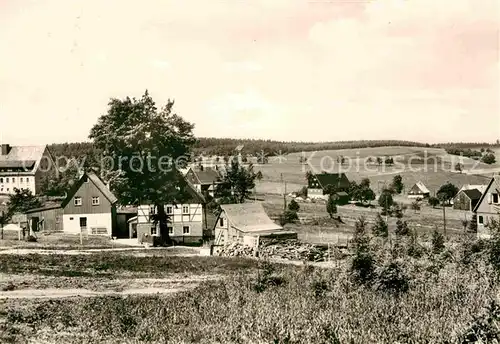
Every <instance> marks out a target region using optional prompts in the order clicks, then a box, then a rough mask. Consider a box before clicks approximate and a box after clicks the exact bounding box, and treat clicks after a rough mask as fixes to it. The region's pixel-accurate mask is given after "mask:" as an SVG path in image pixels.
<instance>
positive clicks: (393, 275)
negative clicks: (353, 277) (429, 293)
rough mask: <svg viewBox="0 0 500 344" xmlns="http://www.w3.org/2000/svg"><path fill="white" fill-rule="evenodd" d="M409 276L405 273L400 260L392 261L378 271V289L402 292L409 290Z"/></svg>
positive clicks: (394, 292) (396, 292)
mask: <svg viewBox="0 0 500 344" xmlns="http://www.w3.org/2000/svg"><path fill="white" fill-rule="evenodd" d="M409 280H410V279H409V277H408V275H407V274H406V273H405V271H404V268H403V265H402V264H401V263H399V262H398V261H392V262H390V263H388V264H387V265H385V266H382V267H381V268H379V269H378V271H377V278H376V287H377V290H381V291H385V292H389V293H393V294H400V293H405V292H407V291H408V288H409Z"/></svg>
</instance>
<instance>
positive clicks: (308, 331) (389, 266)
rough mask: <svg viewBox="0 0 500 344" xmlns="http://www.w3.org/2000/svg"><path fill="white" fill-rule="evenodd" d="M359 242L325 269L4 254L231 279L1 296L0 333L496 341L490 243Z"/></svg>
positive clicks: (21, 337) (17, 338)
mask: <svg viewBox="0 0 500 344" xmlns="http://www.w3.org/2000/svg"><path fill="white" fill-rule="evenodd" d="M363 238H364V241H361V240H360V241H359V244H358V245H357V246H355V247H353V248H352V249H351V252H350V254H349V256H348V257H347V258H342V259H341V260H340V261H339V262H337V264H335V265H334V266H332V267H330V268H317V267H313V266H311V265H307V264H306V265H302V266H289V265H276V264H273V263H270V262H265V261H257V260H249V259H239V260H238V259H232V258H231V259H229V258H228V259H227V260H224V259H223V260H220V259H218V258H215V257H197V258H196V259H194V260H193V259H191V260H189V259H188V260H184V259H183V260H182V261H181V260H177V259H176V258H175V257H164V258H159V264H158V267H156V268H155V267H153V265H155V264H154V263H147V261H146V260H135V259H132V260H129V258H127V257H123V256H122V259H123V261H124V262H123V263H120V262H118V261H116V260H115V259H114V257H113V256H110V255H107V256H105V257H104V256H96V257H95V258H88V257H86V258H82V261H80V260H78V261H71V260H70V261H67V260H66V257H65V258H64V259H63V258H62V257H55V258H54V259H52V260H50V261H48V260H44V259H46V258H43V257H39V256H33V257H31V258H29V259H25V260H22V259H21V260H20V259H19V258H20V257H12V259H7V260H5V259H4V258H3V257H1V258H0V259H2V260H1V265H0V267H1V269H2V271H3V272H5V271H6V272H9V273H22V272H21V271H20V269H21V270H22V268H18V267H17V266H19V265H20V266H25V267H26V268H25V269H24V270H25V271H24V273H28V271H29V273H30V274H35V275H36V274H38V273H43V272H40V270H39V269H38V268H35V265H36V262H37V261H40V265H41V266H42V267H47V266H50V267H51V268H53V269H65V268H67V267H71V268H72V269H76V270H81V271H88V269H89V268H91V267H92V268H93V269H94V270H95V268H96V266H98V265H99V264H107V266H108V268H107V269H108V270H109V271H114V272H116V273H118V272H120V273H124V272H128V273H129V274H135V273H137V272H140V271H146V270H147V271H149V270H150V269H153V271H154V272H155V273H156V272H158V273H160V271H164V272H166V273H168V272H172V271H183V272H184V273H189V274H199V273H206V272H208V271H211V270H212V268H216V269H217V272H219V273H223V274H224V275H225V276H226V277H227V278H224V279H220V280H216V281H214V280H212V281H206V282H203V283H201V284H200V285H199V286H198V287H195V288H194V289H190V290H186V291H183V292H179V293H175V294H171V295H142V296H127V297H115V296H106V297H75V298H66V299H52V300H28V299H6V300H0V304H1V307H0V341H1V342H2V343H23V342H31V343H42V342H43V343H69V342H71V343H166V342H168V343H480V342H481V343H485V342H491V343H492V342H494V340H495V339H497V340H498V339H499V338H500V332H499V330H498V325H499V320H500V304H499V300H498V296H497V295H498V292H499V279H498V277H499V276H500V275H499V272H498V268H499V266H498V262H497V259H495V254H496V253H497V252H498V247H499V244H500V241H499V240H498V239H496V240H493V241H492V242H490V243H486V242H481V241H477V240H473V239H464V240H462V241H460V242H458V243H454V244H451V243H447V242H445V243H444V245H443V244H440V243H439V240H435V243H433V244H429V243H423V242H421V241H419V238H418V237H417V238H415V237H414V236H408V237H406V236H404V237H403V236H401V237H399V238H398V240H397V241H395V242H392V243H390V244H389V243H388V242H387V241H384V240H383V239H381V238H377V237H370V236H363ZM362 242H365V244H362ZM155 260H156V259H155ZM168 260H171V263H167V261H168ZM16 261H17V263H16ZM143 264H145V266H142V265H143ZM224 264H226V265H224ZM178 265H180V267H175V266H178ZM33 268H35V269H34V270H33ZM172 269H173V270H172ZM98 270H99V269H98ZM115 277H116V276H115ZM73 278H81V277H73ZM90 278H93V279H94V280H95V279H97V278H96V277H95V276H94V277H90Z"/></svg>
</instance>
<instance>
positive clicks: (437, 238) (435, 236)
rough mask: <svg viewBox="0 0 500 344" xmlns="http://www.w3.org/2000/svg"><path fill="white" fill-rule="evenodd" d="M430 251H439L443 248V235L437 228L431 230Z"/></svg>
mask: <svg viewBox="0 0 500 344" xmlns="http://www.w3.org/2000/svg"><path fill="white" fill-rule="evenodd" d="M431 242H432V251H433V252H434V253H441V252H442V251H443V250H444V236H443V234H441V233H439V232H438V231H437V229H435V230H434V232H432V239H431Z"/></svg>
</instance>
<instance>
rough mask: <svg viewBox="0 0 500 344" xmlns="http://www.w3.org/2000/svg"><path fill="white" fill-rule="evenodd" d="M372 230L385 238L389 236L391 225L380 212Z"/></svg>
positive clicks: (374, 233)
mask: <svg viewBox="0 0 500 344" xmlns="http://www.w3.org/2000/svg"><path fill="white" fill-rule="evenodd" d="M372 232H373V235H375V236H379V237H383V238H387V237H388V236H389V227H388V226H387V223H386V222H385V221H384V219H383V218H382V216H381V215H380V214H377V218H376V219H375V224H374V225H373V227H372Z"/></svg>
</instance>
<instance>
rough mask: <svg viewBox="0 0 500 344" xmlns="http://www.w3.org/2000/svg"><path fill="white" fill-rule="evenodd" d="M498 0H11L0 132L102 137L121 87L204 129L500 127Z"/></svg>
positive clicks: (475, 133)
mask: <svg viewBox="0 0 500 344" xmlns="http://www.w3.org/2000/svg"><path fill="white" fill-rule="evenodd" d="M499 7H500V5H499V2H498V0H453V1H447V0H446V1H445V0H373V1H369V0H217V1H215V0H143V1H140V2H139V1H131V0H119V1H118V0H31V1H30V0H0V141H1V142H3V143H11V144H44V143H53V142H75V141H86V140H88V134H89V131H90V128H91V127H92V126H93V124H95V123H96V122H97V119H98V118H99V116H101V115H104V114H105V113H106V111H107V106H108V105H107V104H108V102H109V99H110V98H125V97H127V96H129V97H137V98H138V97H140V96H141V95H142V94H143V93H144V91H145V90H146V89H148V91H149V93H150V94H151V96H152V97H153V98H154V100H155V101H156V103H157V105H158V106H161V105H163V104H165V103H166V102H167V101H168V100H169V99H172V100H175V105H174V109H175V112H176V113H177V114H179V115H181V116H182V117H184V118H185V119H186V120H188V121H190V122H192V123H194V124H195V134H196V135H197V136H210V137H233V138H265V139H274V140H285V141H292V140H293V141H339V140H362V139H363V140H365V139H366V140H367V139H375V140H378V139H403V140H413V141H420V142H430V143H434V142H449V141H474V142H477V141H480V142H484V141H486V142H490V141H491V142H493V141H495V140H496V139H499V138H500V101H499V99H500V98H499V96H500V93H499V91H500V90H499V76H500V74H499V73H500V68H499V67H500V65H499V54H498V51H499V26H500V19H499V13H500V12H499V11H500V8H499Z"/></svg>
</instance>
